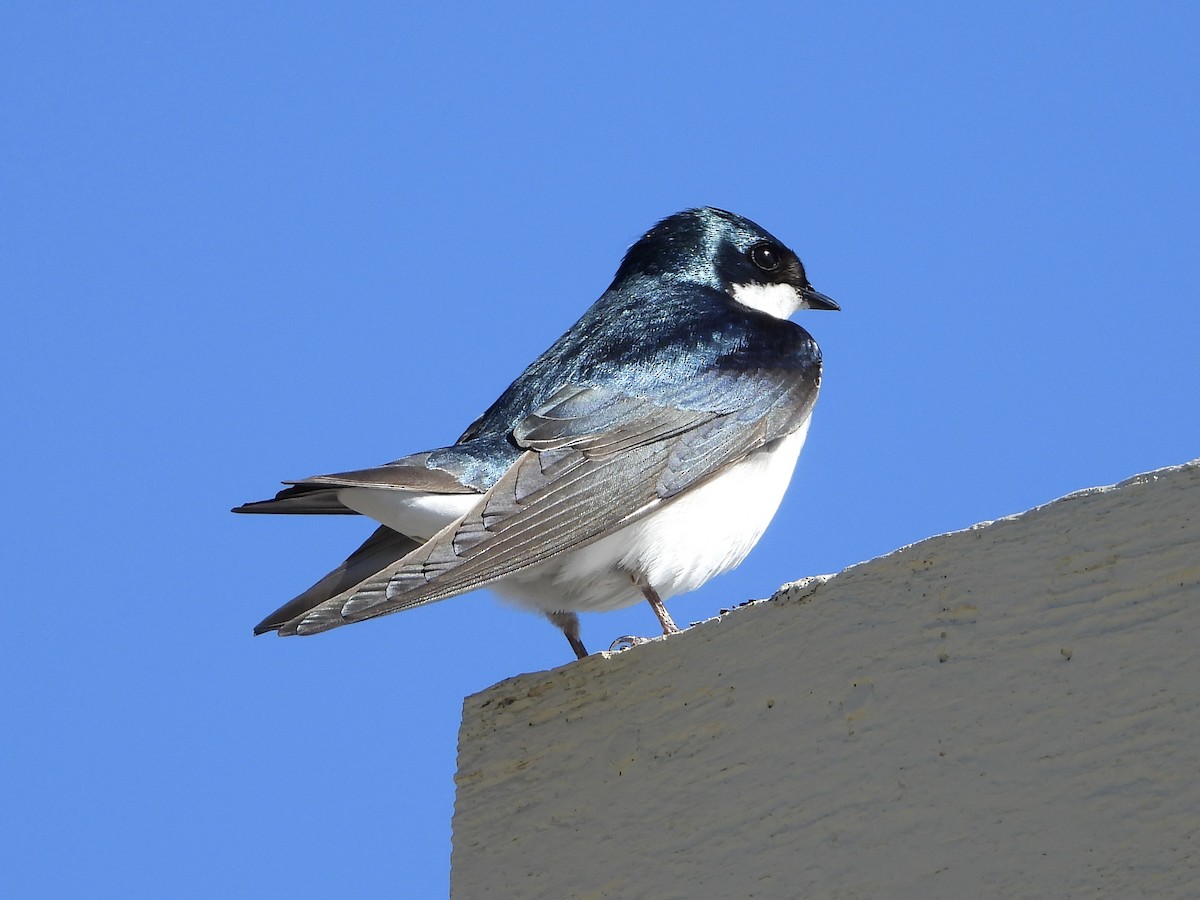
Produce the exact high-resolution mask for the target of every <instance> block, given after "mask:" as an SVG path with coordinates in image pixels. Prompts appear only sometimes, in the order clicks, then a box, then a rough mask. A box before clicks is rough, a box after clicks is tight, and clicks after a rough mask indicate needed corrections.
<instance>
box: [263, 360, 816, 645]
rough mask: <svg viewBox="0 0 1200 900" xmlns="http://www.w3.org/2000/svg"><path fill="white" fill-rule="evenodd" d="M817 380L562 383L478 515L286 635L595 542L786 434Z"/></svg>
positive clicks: (480, 580) (433, 595)
mask: <svg viewBox="0 0 1200 900" xmlns="http://www.w3.org/2000/svg"><path fill="white" fill-rule="evenodd" d="M818 383H819V369H818V368H815V367H809V368H802V369H799V370H796V369H792V370H786V371H764V370H762V369H755V368H748V369H742V370H740V371H732V372H728V373H725V374H724V375H722V376H721V377H720V378H719V379H708V380H705V383H704V384H699V383H697V384H694V385H692V386H690V387H688V388H686V389H683V390H681V391H678V392H677V393H676V395H675V396H674V397H672V402H670V403H668V402H664V401H662V400H659V401H654V400H649V399H645V398H641V397H635V396H629V395H627V394H622V393H620V392H617V391H614V390H610V389H606V388H603V387H578V386H575V387H570V386H569V387H567V388H564V389H563V390H561V391H559V392H558V393H557V394H555V395H554V396H553V397H552V398H551V399H550V400H549V401H548V402H547V403H546V404H544V405H543V406H542V407H541V408H539V409H538V410H537V411H535V412H534V413H533V414H532V415H530V416H528V417H527V418H526V419H525V420H524V421H523V422H522V423H520V424H519V425H518V426H517V428H516V429H515V430H514V432H513V439H514V440H515V441H516V443H517V444H518V445H519V446H521V447H523V448H525V452H524V453H522V454H521V456H519V457H518V458H517V460H516V462H515V463H513V465H512V466H511V467H510V468H509V469H508V470H507V471H506V472H505V473H504V474H503V475H502V476H501V477H500V479H499V480H498V481H497V482H496V483H495V484H494V485H493V486H492V487H491V488H490V489H489V490H488V491H487V492H486V493H485V494H484V495H483V497H482V498H481V499H480V502H479V503H478V504H477V505H476V506H475V507H474V508H473V509H472V510H471V511H470V512H468V513H467V514H466V515H465V516H463V517H462V518H461V519H459V520H457V521H455V522H453V523H451V524H450V525H448V526H446V527H445V528H444V529H442V530H441V531H440V532H438V533H437V534H436V535H434V536H433V537H432V538H431V539H430V540H428V541H427V542H426V543H424V544H422V545H421V546H420V547H418V548H417V549H415V550H413V551H412V552H411V553H408V554H407V555H406V556H405V557H404V558H403V559H400V560H397V561H396V562H394V563H392V564H390V565H388V566H386V567H385V568H383V569H382V570H381V571H379V572H378V573H376V574H374V575H372V576H371V577H369V578H368V579H366V580H365V581H364V582H363V583H362V584H361V585H358V586H357V587H356V588H353V589H350V590H347V591H345V592H343V593H341V594H339V595H337V596H335V597H331V598H330V599H329V600H326V601H325V602H323V603H320V604H318V605H317V606H315V607H313V608H312V609H310V610H308V611H307V612H305V613H304V614H303V615H298V616H297V617H296V618H295V619H293V620H291V621H289V622H287V623H284V624H282V625H280V627H279V633H280V634H283V635H289V634H312V633H316V632H320V631H325V630H327V629H330V628H335V627H337V626H339V625H345V624H348V623H351V622H358V621H361V620H363V619H369V618H373V617H375V616H381V615H385V614H387V613H391V612H396V611H399V610H402V609H408V608H410V607H414V606H419V605H422V604H425V603H431V602H433V601H435V600H442V599H445V598H447V597H451V596H454V595H456V594H461V593H465V592H466V591H470V590H474V589H475V588H478V587H482V586H484V585H486V584H488V583H489V582H492V581H495V580H497V579H499V578H503V577H504V576H506V575H510V574H512V573H514V572H518V571H520V570H522V569H525V568H527V567H529V566H534V565H537V564H538V563H541V562H544V561H545V560H547V559H549V558H550V557H552V556H554V555H555V554H557V553H561V552H563V551H567V550H573V549H577V548H579V547H582V546H584V545H586V544H589V543H591V542H593V541H596V540H598V539H600V538H602V537H604V536H605V535H608V534H611V533H613V532H614V531H616V530H618V529H620V528H622V527H624V526H626V525H629V524H630V523H632V522H634V521H636V520H637V519H639V518H641V517H642V516H644V515H646V514H647V513H649V512H650V511H652V510H653V509H654V508H656V507H657V506H658V505H660V504H662V503H663V502H666V501H668V500H669V499H670V498H671V497H673V496H675V495H676V494H678V493H679V492H680V491H683V490H685V489H687V488H688V487H690V486H692V485H694V484H696V483H698V482H700V481H703V480H704V479H705V478H708V477H710V476H711V475H714V474H716V473H717V472H720V471H721V470H723V469H724V468H725V467H726V466H728V465H730V464H732V463H735V462H738V461H740V460H742V459H744V458H745V457H746V456H747V455H748V454H749V453H751V452H753V451H754V450H756V449H759V448H761V447H763V446H765V445H767V444H769V443H771V442H772V441H775V440H777V439H779V438H782V437H784V436H786V435H787V434H790V433H791V432H792V431H794V430H795V429H796V428H798V427H799V426H800V424H801V423H802V422H803V421H804V420H805V418H807V416H808V415H809V414H810V412H811V409H812V405H813V403H814V402H815V400H816V395H817V386H818ZM701 397H704V398H706V399H705V400H704V402H703V403H698V402H694V401H695V400H696V399H697V398H701Z"/></svg>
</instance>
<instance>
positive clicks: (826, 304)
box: [800, 285, 841, 310]
mask: <svg viewBox="0 0 1200 900" xmlns="http://www.w3.org/2000/svg"><path fill="white" fill-rule="evenodd" d="M800 296H801V297H802V298H803V300H804V303H803V304H802V305H801V306H800V308H801V309H835V310H836V309H841V307H840V306H838V305H837V302H836V301H835V300H833V298H831V297H826V296H825V295H824V294H822V293H821V292H820V291H815V290H813V288H812V285H809V286H808V287H803V288H800Z"/></svg>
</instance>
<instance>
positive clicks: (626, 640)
mask: <svg viewBox="0 0 1200 900" xmlns="http://www.w3.org/2000/svg"><path fill="white" fill-rule="evenodd" d="M651 640H653V638H644V637H638V636H637V635H636V634H626V635H622V636H621V637H619V638H617V639H616V640H615V641H613V642H612V644H611V646H609V648H608V652H609V653H620V652H621V651H622V650H628V649H629V648H630V647H636V646H637V645H638V644H646V643H649V642H650V641H651Z"/></svg>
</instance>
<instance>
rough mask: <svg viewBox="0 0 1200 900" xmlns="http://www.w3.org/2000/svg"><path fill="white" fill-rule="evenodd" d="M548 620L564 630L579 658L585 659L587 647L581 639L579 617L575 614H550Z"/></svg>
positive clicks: (547, 615) (547, 614)
mask: <svg viewBox="0 0 1200 900" xmlns="http://www.w3.org/2000/svg"><path fill="white" fill-rule="evenodd" d="M546 618H547V619H549V620H550V621H551V622H553V623H554V624H555V625H557V626H558V627H559V628H561V629H562V633H563V634H565V635H566V636H567V643H569V644H570V645H571V649H572V650H574V651H575V655H576V656H577V657H579V658H580V659H583V658H584V657H585V656H587V655H588V652H587V647H585V646H583V641H581V640H580V639H579V616H577V615H575V613H573V612H548V613H546Z"/></svg>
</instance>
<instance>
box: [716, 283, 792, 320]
mask: <svg viewBox="0 0 1200 900" xmlns="http://www.w3.org/2000/svg"><path fill="white" fill-rule="evenodd" d="M733 299H735V300H737V302H738V303H740V304H742V306H748V307H750V308H751V309H757V310H758V311H759V312H765V313H767V314H768V315H771V316H774V317H775V318H777V319H786V318H788V317H790V316H791V315H792V313H794V312H795V311H796V310H798V309H799V308H800V307H801V306H802V305H803V304H804V298H803V297H801V296H800V293H799V292H798V291H797V290H796V289H795V288H794V287H792V286H791V285H790V284H735V285H733Z"/></svg>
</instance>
